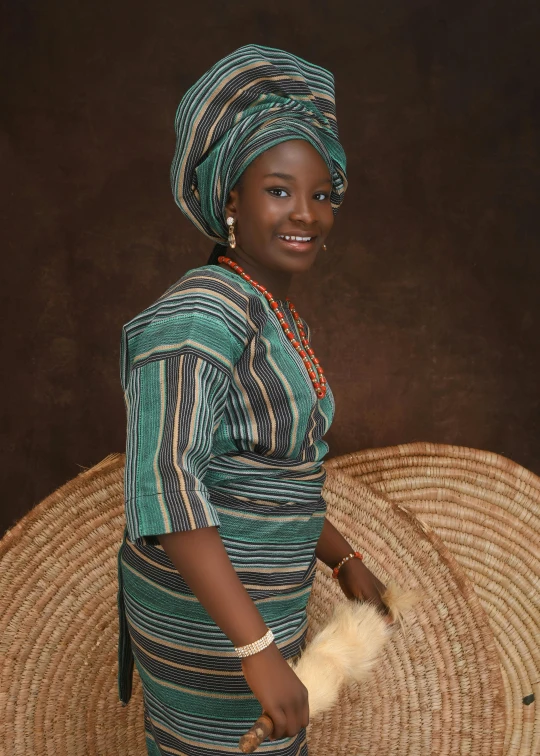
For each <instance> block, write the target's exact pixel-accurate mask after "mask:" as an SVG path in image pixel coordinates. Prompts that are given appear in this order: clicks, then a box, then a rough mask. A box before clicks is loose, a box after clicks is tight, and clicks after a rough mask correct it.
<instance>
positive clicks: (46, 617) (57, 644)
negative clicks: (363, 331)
mask: <svg viewBox="0 0 540 756" xmlns="http://www.w3.org/2000/svg"><path fill="white" fill-rule="evenodd" d="M123 465H124V457H123V455H111V456H110V457H108V458H107V459H105V460H103V462H101V463H100V464H99V465H97V466H96V467H94V468H92V469H91V470H88V471H87V472H85V473H82V474H81V475H79V476H78V477H77V478H75V479H74V480H72V481H70V482H69V483H67V484H66V485H65V486H63V487H62V488H61V489H59V490H58V491H56V492H55V493H53V494H52V495H51V496H49V497H48V498H47V499H45V500H44V501H43V502H41V504H39V505H38V506H37V507H35V509H33V510H32V511H31V512H30V513H29V514H28V515H27V516H26V517H24V518H23V519H22V520H21V521H20V522H19V523H18V524H17V525H16V526H15V527H14V528H13V529H12V530H11V531H9V532H8V533H7V534H6V536H5V537H4V538H3V539H2V541H1V542H0V558H1V570H0V638H1V649H0V650H1V652H2V653H1V656H0V695H1V699H0V701H1V704H2V712H3V717H2V719H1V720H0V742H1V743H2V745H3V746H4V747H5V749H6V753H9V754H10V756H28V755H29V754H32V755H33V756H42V755H43V754H51V756H52V755H53V754H54V756H65V755H66V756H67V755H68V754H69V756H83V754H84V756H94V755H95V756H109V754H110V756H113V755H114V756H124V755H126V756H127V755H128V754H129V755H130V756H134V755H135V754H143V753H145V751H146V749H145V745H144V735H143V713H142V698H141V688H140V684H139V680H138V678H137V676H136V675H135V686H134V695H133V698H132V701H131V702H130V704H129V705H128V706H127V707H122V706H121V705H120V704H119V703H118V698H117V689H116V670H117V663H116V650H117V612H116V590H117V582H116V581H117V576H116V558H117V551H118V547H119V545H120V541H121V535H122V530H123V524H124V517H123V501H122V499H123V484H122V480H123ZM325 496H326V497H327V500H328V514H329V517H330V519H331V520H332V521H333V522H334V523H335V524H336V525H337V526H338V527H339V528H340V529H341V530H342V531H343V532H344V533H345V534H346V535H347V537H348V538H349V539H350V541H351V544H352V545H354V546H355V547H356V548H361V550H362V551H363V553H364V554H365V560H366V563H367V564H368V566H370V568H371V569H373V571H374V572H376V574H377V575H378V576H379V577H380V578H381V579H382V580H388V579H389V578H390V577H392V578H394V579H396V580H398V582H399V583H400V584H401V585H403V587H414V586H419V587H421V588H423V589H424V590H425V591H426V592H427V594H428V595H427V597H426V598H425V599H424V600H423V601H422V603H421V604H420V605H418V607H417V608H415V610H414V612H413V613H411V614H410V615H409V616H408V618H407V623H406V626H405V632H403V631H399V632H397V633H396V634H395V635H394V637H393V638H392V640H391V641H390V643H389V644H388V646H387V648H386V650H385V653H384V656H383V658H381V663H380V665H379V666H378V667H377V668H376V670H375V673H374V674H373V677H372V678H371V679H370V681H369V682H368V683H366V684H363V685H362V686H361V689H360V688H359V687H357V686H351V687H350V688H349V689H347V690H346V691H345V692H344V693H343V696H342V698H341V701H340V704H339V705H338V706H337V707H335V708H334V709H332V710H331V711H330V712H328V713H325V714H324V715H322V716H321V717H319V718H318V719H317V720H315V721H314V722H313V723H312V724H310V727H309V731H308V737H309V742H310V756H329V754H340V753H351V754H354V755H355V756H367V754H369V756H382V755H383V754H384V755H385V756H388V755H389V754H396V755H397V754H400V756H404V755H406V754H409V755H410V756H420V755H422V756H423V755H424V754H426V755H427V754H433V755H435V754H436V755H437V756H450V754H452V756H454V755H456V754H471V755H473V754H474V756H484V755H485V756H499V754H500V753H501V752H502V751H501V749H502V742H503V729H504V709H503V706H502V680H501V677H500V670H499V666H498V662H497V652H496V649H495V646H494V642H493V637H492V634H491V632H490V630H489V627H488V625H487V622H486V619H485V615H484V613H483V611H482V609H481V607H480V604H479V602H478V599H477V597H476V594H475V593H474V591H473V590H472V589H471V586H470V583H469V582H468V580H467V579H466V578H465V576H464V574H463V572H462V571H461V570H460V568H459V566H458V565H457V563H456V562H455V561H454V560H453V558H452V557H451V555H450V554H449V553H448V551H447V549H446V548H445V547H444V545H443V544H442V543H441V542H440V541H439V540H438V538H437V536H436V535H435V534H434V533H433V532H431V531H429V530H427V531H426V530H424V529H423V528H422V527H421V524H420V523H419V521H418V520H417V519H416V518H414V517H413V516H412V515H410V514H409V513H407V512H406V511H404V510H401V509H399V507H396V506H395V505H393V504H391V503H389V502H388V501H387V500H386V499H384V498H383V497H381V496H380V495H379V494H377V493H375V492H373V491H372V490H370V489H369V488H368V487H366V486H364V485H363V484H361V483H359V484H355V483H354V482H353V481H352V480H351V479H350V478H347V476H343V475H340V474H339V473H336V474H330V475H329V476H328V479H327V482H326V485H325ZM337 600H343V598H342V597H341V596H340V593H339V589H338V588H337V587H336V585H335V581H332V580H331V578H330V576H329V570H327V569H326V568H324V569H323V570H320V571H318V574H317V577H316V580H315V584H314V588H313V592H312V596H311V599H310V605H309V615H310V631H309V632H310V637H312V635H313V633H314V632H315V631H316V630H317V629H318V628H319V627H320V626H321V625H322V624H324V622H325V621H326V619H327V618H328V616H329V613H330V611H331V608H332V605H333V603H334V602H335V601H337ZM262 750H263V749H262V748H261V751H262Z"/></svg>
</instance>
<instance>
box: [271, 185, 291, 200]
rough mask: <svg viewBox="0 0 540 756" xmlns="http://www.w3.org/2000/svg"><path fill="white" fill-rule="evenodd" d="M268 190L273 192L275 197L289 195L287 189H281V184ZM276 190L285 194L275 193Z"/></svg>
mask: <svg viewBox="0 0 540 756" xmlns="http://www.w3.org/2000/svg"><path fill="white" fill-rule="evenodd" d="M268 191H269V192H270V193H271V194H272V196H273V197H283V196H284V195H288V192H287V190H286V189H281V188H280V187H279V186H275V187H272V189H268ZM274 192H283V194H274Z"/></svg>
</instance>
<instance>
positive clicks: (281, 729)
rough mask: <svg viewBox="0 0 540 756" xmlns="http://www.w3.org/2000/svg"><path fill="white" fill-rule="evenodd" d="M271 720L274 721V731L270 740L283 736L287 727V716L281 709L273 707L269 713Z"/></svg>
mask: <svg viewBox="0 0 540 756" xmlns="http://www.w3.org/2000/svg"><path fill="white" fill-rule="evenodd" d="M270 717H271V719H272V722H273V723H274V731H273V733H272V737H271V738H270V740H280V739H281V738H284V737H285V729H286V727H287V717H286V716H285V712H284V711H283V709H274V710H273V711H272V713H271V714H270Z"/></svg>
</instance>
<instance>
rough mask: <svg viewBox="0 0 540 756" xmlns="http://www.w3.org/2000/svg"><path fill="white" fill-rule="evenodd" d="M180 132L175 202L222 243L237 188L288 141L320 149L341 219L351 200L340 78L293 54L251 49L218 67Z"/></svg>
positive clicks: (188, 98) (191, 96)
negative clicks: (260, 159) (340, 123)
mask: <svg viewBox="0 0 540 756" xmlns="http://www.w3.org/2000/svg"><path fill="white" fill-rule="evenodd" d="M175 130H176V150H175V154H174V159H173V162H172V166H171V185H172V191H173V195H174V198H175V201H176V202H177V204H178V205H179V207H180V209H181V210H182V211H183V212H184V214H185V215H186V216H187V217H188V218H189V219H190V220H191V221H192V222H193V223H194V224H195V226H196V227H197V228H198V229H199V230H200V231H202V232H203V233H204V234H206V236H208V237H209V238H210V239H213V240H214V241H216V242H220V243H222V244H225V243H226V240H227V227H226V223H225V204H226V202H227V198H228V194H229V190H230V189H231V188H232V187H233V186H234V185H235V183H236V182H237V181H238V179H239V177H240V176H241V174H242V173H243V171H244V170H245V169H246V168H247V167H248V165H249V164H250V163H251V162H252V160H254V159H255V158H256V157H257V156H258V155H260V154H261V153H262V152H264V151H265V150H268V149H270V148H271V147H274V146H275V145H277V144H279V143H281V142H285V141H288V140H291V139H303V140H306V141H308V142H309V143H310V144H311V145H312V146H313V147H314V148H315V149H316V150H318V152H319V153H320V155H321V156H322V157H323V159H324V161H325V162H326V165H327V166H328V170H329V172H330V176H331V179H332V191H331V194H330V202H331V204H332V209H333V211H334V213H336V212H337V210H338V208H339V206H340V204H341V202H342V200H343V195H344V193H345V190H346V188H347V178H346V158H345V152H344V150H343V147H342V146H341V144H340V142H339V138H338V127H337V120H336V102H335V94H334V77H333V75H332V73H331V72H330V71H328V70H326V69H325V68H322V67H321V66H317V65H315V64H313V63H308V62H307V61H306V60H303V59H302V58H299V57H297V56H296V55H293V54H292V53H289V52H286V51H285V50H277V49H274V48H271V47H262V46H261V45H245V46H244V47H241V48H239V49H238V50H235V51H234V52H233V53H231V54H230V55H228V56H227V57H225V58H223V59H222V60H220V61H218V63H216V64H215V65H214V66H212V68H211V69H210V70H209V71H207V72H206V73H205V74H204V75H203V76H202V77H201V78H200V79H199V80H198V81H197V82H196V83H195V84H194V85H193V86H192V87H191V88H190V89H189V90H188V91H187V92H186V94H185V95H184V97H183V98H182V100H181V102H180V104H179V106H178V109H177V112H176V118H175Z"/></svg>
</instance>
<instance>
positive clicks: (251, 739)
mask: <svg viewBox="0 0 540 756" xmlns="http://www.w3.org/2000/svg"><path fill="white" fill-rule="evenodd" d="M273 731H274V723H273V722H272V720H271V719H270V717H269V716H268V714H265V713H264V711H263V713H262V714H261V716H260V717H259V718H258V720H257V721H256V722H255V724H254V725H252V726H251V727H250V728H249V730H248V731H247V732H246V734H245V735H242V737H241V738H240V742H239V743H238V747H239V748H240V751H241V753H253V751H254V750H255V749H256V748H258V746H260V744H261V743H262V742H263V740H266V738H267V737H268V736H269V735H271V734H272V732H273Z"/></svg>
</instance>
